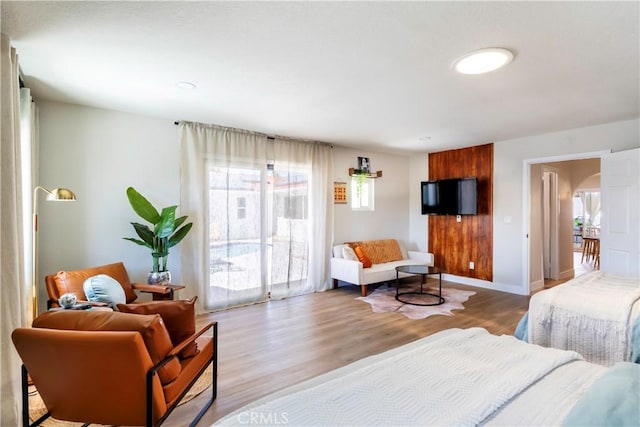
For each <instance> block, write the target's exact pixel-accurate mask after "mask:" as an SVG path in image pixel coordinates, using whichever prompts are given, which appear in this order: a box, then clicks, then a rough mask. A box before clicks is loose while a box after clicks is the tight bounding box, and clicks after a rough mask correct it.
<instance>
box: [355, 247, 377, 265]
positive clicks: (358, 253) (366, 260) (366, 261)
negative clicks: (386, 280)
mask: <svg viewBox="0 0 640 427" xmlns="http://www.w3.org/2000/svg"><path fill="white" fill-rule="evenodd" d="M354 252H355V253H356V256H357V257H358V260H359V261H360V262H361V263H362V267H364V268H370V267H371V266H372V265H373V263H372V262H371V260H370V259H369V257H368V256H367V254H366V253H365V252H364V249H362V247H361V246H356V249H355V250H354Z"/></svg>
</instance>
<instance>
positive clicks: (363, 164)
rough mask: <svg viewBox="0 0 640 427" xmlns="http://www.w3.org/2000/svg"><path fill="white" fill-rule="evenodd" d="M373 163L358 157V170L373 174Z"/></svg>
mask: <svg viewBox="0 0 640 427" xmlns="http://www.w3.org/2000/svg"><path fill="white" fill-rule="evenodd" d="M370 168H371V163H369V158H368V157H358V169H359V170H360V171H362V172H365V173H369V172H371V170H370Z"/></svg>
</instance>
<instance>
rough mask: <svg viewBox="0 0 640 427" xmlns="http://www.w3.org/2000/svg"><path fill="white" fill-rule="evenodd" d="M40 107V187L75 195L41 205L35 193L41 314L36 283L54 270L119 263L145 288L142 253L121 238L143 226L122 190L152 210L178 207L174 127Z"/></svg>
mask: <svg viewBox="0 0 640 427" xmlns="http://www.w3.org/2000/svg"><path fill="white" fill-rule="evenodd" d="M39 106H40V182H39V184H40V185H42V186H44V187H46V188H53V187H67V188H69V189H71V190H73V191H74V192H75V193H76V195H77V197H78V200H77V201H76V202H74V203H53V202H50V203H48V202H46V201H44V196H43V195H42V194H41V195H40V197H41V198H40V199H39V206H38V210H39V212H40V215H39V220H40V221H39V222H40V227H39V232H38V235H39V236H38V237H39V263H38V264H39V277H40V279H39V282H38V283H40V284H41V286H40V294H39V302H40V304H39V305H40V310H41V311H42V310H44V308H45V307H46V305H45V301H46V299H47V294H46V290H45V289H44V286H43V285H42V284H43V283H44V282H43V278H44V276H45V275H46V274H51V273H55V272H56V271H59V270H67V269H77V268H85V267H91V266H97V265H102V264H106V263H111V262H116V261H124V263H125V266H126V267H127V270H128V272H129V275H130V278H131V280H132V281H138V282H143V283H146V274H147V272H148V271H149V270H151V267H152V260H151V255H150V252H149V250H148V249H147V248H144V247H141V246H137V245H135V244H134V243H131V242H128V241H126V240H123V239H122V238H123V237H135V232H134V231H133V228H132V227H131V225H130V224H129V222H131V221H138V222H144V221H142V220H141V219H140V218H138V216H137V215H136V214H135V212H133V210H132V209H131V207H130V206H129V202H128V200H127V197H126V194H125V191H126V188H127V187H128V186H133V187H135V188H136V189H137V190H138V191H140V192H141V193H142V194H143V195H144V196H146V197H147V198H148V199H149V200H150V201H151V202H152V203H153V204H154V205H155V206H156V207H158V208H159V207H165V206H169V205H172V204H179V202H180V187H179V180H180V175H179V164H178V159H179V155H178V154H179V147H178V137H177V127H176V126H175V125H174V124H173V122H171V121H169V120H159V119H151V118H148V117H143V116H136V115H132V114H127V113H120V112H115V111H108V110H100V109H95V108H88V107H82V106H76V105H69V104H61V103H51V102H42V103H39ZM187 238H188V237H187ZM179 250H180V249H179V246H177V247H175V248H172V250H171V252H170V255H169V268H170V270H171V272H172V275H173V279H172V281H173V282H174V283H180V265H179V260H180V254H179Z"/></svg>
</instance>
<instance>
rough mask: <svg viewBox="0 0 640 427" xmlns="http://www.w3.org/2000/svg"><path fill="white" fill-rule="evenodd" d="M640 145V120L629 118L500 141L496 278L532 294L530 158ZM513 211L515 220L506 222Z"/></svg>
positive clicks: (496, 150)
mask: <svg viewBox="0 0 640 427" xmlns="http://www.w3.org/2000/svg"><path fill="white" fill-rule="evenodd" d="M638 146H640V121H639V120H637V119H635V120H627V121H621V122H615V123H608V124H604V125H598V126H590V127H585V128H579V129H570V130H565V131H561V132H554V133H549V134H544V135H536V136H531V137H526V138H517V139H512V140H507V141H499V142H496V143H495V145H494V184H493V203H494V205H493V213H494V218H493V236H494V240H493V259H494V263H493V280H494V282H493V284H492V287H494V288H497V289H501V290H504V291H508V292H513V293H518V294H523V295H524V294H527V292H528V290H527V287H528V285H527V283H524V277H523V272H524V271H525V268H526V264H525V262H526V260H523V248H524V241H525V235H526V233H527V232H528V230H527V229H526V225H525V224H523V222H524V221H523V212H522V207H523V196H522V192H523V169H524V167H525V166H524V161H525V160H527V159H542V158H546V157H554V156H562V155H571V154H577V153H590V152H596V151H601V150H609V149H610V150H612V151H614V152H615V151H623V150H628V149H632V148H636V147H638ZM506 217H509V218H510V219H511V222H506V221H505V218H506Z"/></svg>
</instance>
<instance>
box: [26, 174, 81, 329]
mask: <svg viewBox="0 0 640 427" xmlns="http://www.w3.org/2000/svg"><path fill="white" fill-rule="evenodd" d="M38 190H42V191H44V192H45V193H47V199H46V200H47V201H48V202H73V201H75V200H76V195H75V194H73V191H71V190H69V189H67V188H54V189H53V190H47V189H46V188H44V187H40V186H37V187H36V188H34V189H33V241H32V244H31V251H32V252H31V262H32V264H31V274H32V277H31V282H32V283H31V293H32V299H33V318H34V319H35V318H36V317H38V197H37V195H38Z"/></svg>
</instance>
